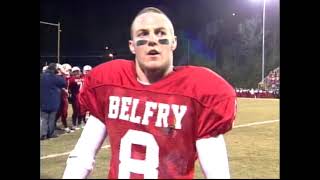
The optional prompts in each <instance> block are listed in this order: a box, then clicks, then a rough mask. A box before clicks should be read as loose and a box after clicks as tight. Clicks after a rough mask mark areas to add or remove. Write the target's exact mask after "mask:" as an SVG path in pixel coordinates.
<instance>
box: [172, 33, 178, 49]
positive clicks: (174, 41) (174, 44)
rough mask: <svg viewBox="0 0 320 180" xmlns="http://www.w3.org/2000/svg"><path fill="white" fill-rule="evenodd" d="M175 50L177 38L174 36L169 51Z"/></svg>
mask: <svg viewBox="0 0 320 180" xmlns="http://www.w3.org/2000/svg"><path fill="white" fill-rule="evenodd" d="M176 48H177V36H174V38H173V39H172V43H171V49H172V51H174V50H175V49H176Z"/></svg>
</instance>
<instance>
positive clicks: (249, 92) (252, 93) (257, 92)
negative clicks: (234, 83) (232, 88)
mask: <svg viewBox="0 0 320 180" xmlns="http://www.w3.org/2000/svg"><path fill="white" fill-rule="evenodd" d="M236 93H237V97H246V98H280V93H279V90H262V89H253V88H252V89H245V88H236Z"/></svg>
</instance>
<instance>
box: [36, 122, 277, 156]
mask: <svg viewBox="0 0 320 180" xmlns="http://www.w3.org/2000/svg"><path fill="white" fill-rule="evenodd" d="M278 121H279V119H276V120H269V121H261V122H254V123H248V124H241V125H237V126H234V127H233V128H240V127H248V126H255V125H260V124H268V123H274V122H278ZM101 148H103V149H108V148H110V145H109V144H107V145H105V146H103V147H101ZM70 152H71V151H69V152H64V153H58V154H50V155H47V156H42V157H40V159H41V160H42V159H49V158H54V157H59V156H64V155H68V154H70Z"/></svg>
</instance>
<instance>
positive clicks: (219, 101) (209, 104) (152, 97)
mask: <svg viewBox="0 0 320 180" xmlns="http://www.w3.org/2000/svg"><path fill="white" fill-rule="evenodd" d="M80 103H82V104H83V105H84V106H86V107H87V109H89V111H90V113H91V114H92V115H93V116H95V117H97V118H98V119H100V120H101V121H103V123H104V124H105V125H106V128H107V132H108V135H109V142H110V145H111V153H112V156H111V161H110V170H109V178H111V179H115V178H161V179H162V178H169V179H175V178H193V176H194V163H195V160H196V159H197V155H196V154H197V152H196V140H198V139H201V138H208V137H212V136H213V137H214V136H217V135H219V134H223V133H226V132H227V131H229V130H231V128H232V124H233V120H234V119H235V112H236V93H235V90H234V89H233V87H231V85H229V84H228V83H227V82H226V81H225V80H224V79H223V78H222V77H220V76H219V75H217V74H216V73H215V72H213V71H211V70H209V69H207V68H203V67H196V66H180V67H175V68H174V71H173V72H171V73H170V74H169V75H167V76H166V77H164V78H163V79H161V80H160V81H157V82H155V83H153V84H151V85H142V84H141V83H139V82H138V81H137V75H136V71H135V64H134V62H133V61H128V60H113V61H110V62H107V63H104V64H101V65H99V66H97V67H95V68H94V69H93V70H92V71H91V72H90V75H88V76H87V77H86V79H85V82H84V86H83V89H82V91H81V94H80Z"/></svg>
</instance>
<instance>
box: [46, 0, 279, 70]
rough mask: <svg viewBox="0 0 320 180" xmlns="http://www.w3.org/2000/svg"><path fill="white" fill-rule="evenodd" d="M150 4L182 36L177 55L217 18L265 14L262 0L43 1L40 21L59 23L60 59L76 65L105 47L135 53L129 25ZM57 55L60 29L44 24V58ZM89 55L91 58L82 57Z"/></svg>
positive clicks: (272, 3)
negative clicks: (159, 11) (59, 34)
mask: <svg viewBox="0 0 320 180" xmlns="http://www.w3.org/2000/svg"><path fill="white" fill-rule="evenodd" d="M278 3H279V2H278V0H269V2H268V3H267V8H266V13H267V14H269V16H272V14H273V13H272V11H273V9H275V8H276V7H278V6H279V4H278ZM147 6H155V7H157V8H160V9H161V10H162V11H164V12H165V13H166V14H167V15H168V17H169V18H170V19H171V21H172V22H173V25H174V28H175V33H176V36H177V37H178V48H177V50H176V54H180V55H181V54H185V53H186V52H185V48H183V45H182V44H184V43H181V42H184V39H183V38H186V37H188V36H185V35H184V36H182V33H184V34H189V35H191V36H192V35H193V36H192V38H198V37H197V34H198V32H199V31H202V30H203V28H205V25H206V24H207V23H209V22H210V21H213V20H215V19H218V18H223V19H225V21H226V22H227V23H230V24H232V23H234V24H237V22H239V21H241V20H242V19H244V18H248V17H250V16H254V15H256V14H261V13H262V1H261V2H253V0H166V1H153V0H88V1H71V0H70V1H65V0H61V1H58V0H41V1H40V21H46V22H50V23H58V22H60V23H61V27H62V32H61V51H60V54H61V56H62V63H64V61H65V62H70V61H71V59H72V60H73V62H72V63H73V64H75V63H79V64H81V63H85V62H86V61H88V59H89V56H104V55H105V54H106V53H108V52H106V50H105V49H104V48H105V47H106V46H108V47H109V48H110V51H109V52H113V53H115V58H133V56H132V55H131V53H130V51H129V48H128V40H129V39H130V33H129V32H130V25H131V22H132V20H133V18H134V16H135V15H136V14H137V13H138V11H139V10H141V9H142V8H144V7H147ZM232 13H236V16H232ZM270 14H271V15H270ZM179 42H180V44H179ZM179 45H180V46H179ZM56 54H57V28H56V27H53V26H48V25H43V24H40V63H41V62H43V61H50V57H46V56H56ZM85 56H88V58H87V59H86V58H83V57H85ZM81 57H82V58H81ZM52 60H53V58H51V61H52ZM96 63H99V62H96ZM89 64H90V63H89ZM93 64H95V63H93Z"/></svg>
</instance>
